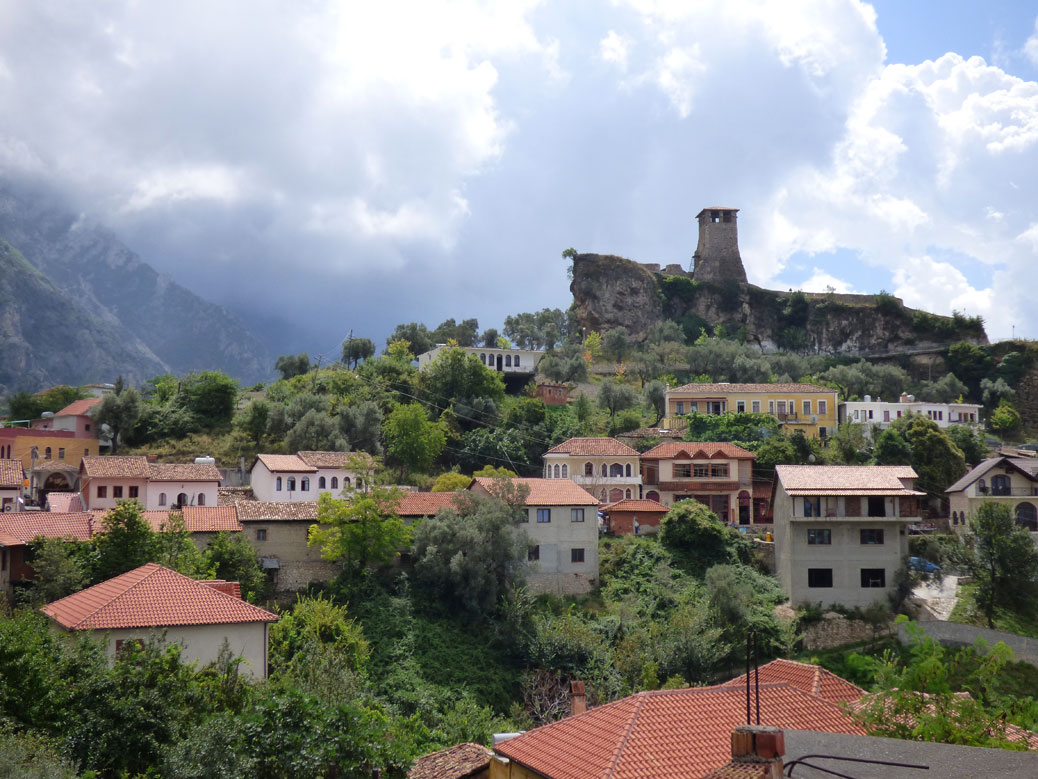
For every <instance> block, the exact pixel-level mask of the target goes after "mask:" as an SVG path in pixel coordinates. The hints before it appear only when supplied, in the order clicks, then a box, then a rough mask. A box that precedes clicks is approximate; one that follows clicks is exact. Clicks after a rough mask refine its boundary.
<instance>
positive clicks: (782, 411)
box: [778, 400, 786, 417]
mask: <svg viewBox="0 0 1038 779" xmlns="http://www.w3.org/2000/svg"><path fill="white" fill-rule="evenodd" d="M778 413H779V416H780V417H784V416H785V415H786V401H784V400H780V401H779V402H778Z"/></svg>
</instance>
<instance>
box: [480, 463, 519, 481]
mask: <svg viewBox="0 0 1038 779" xmlns="http://www.w3.org/2000/svg"><path fill="white" fill-rule="evenodd" d="M472 475H473V476H486V477H488V478H491V479H492V478H494V477H495V476H499V477H508V478H511V479H514V478H515V477H516V476H518V475H519V474H517V473H516V472H515V471H510V470H508V469H507V468H502V467H500V466H496V467H495V466H493V465H484V466H483V467H482V468H480V469H479V470H478V471H473V472H472Z"/></svg>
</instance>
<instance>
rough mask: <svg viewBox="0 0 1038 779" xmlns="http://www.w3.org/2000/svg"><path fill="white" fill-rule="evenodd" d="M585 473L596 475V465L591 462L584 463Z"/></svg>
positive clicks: (586, 474)
mask: <svg viewBox="0 0 1038 779" xmlns="http://www.w3.org/2000/svg"><path fill="white" fill-rule="evenodd" d="M584 475H585V476H594V475H595V466H594V465H592V464H591V463H584Z"/></svg>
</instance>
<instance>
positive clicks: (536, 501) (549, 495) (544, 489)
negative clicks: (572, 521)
mask: <svg viewBox="0 0 1038 779" xmlns="http://www.w3.org/2000/svg"><path fill="white" fill-rule="evenodd" d="M499 480H500V478H499V477H487V476H477V477H476V478H475V479H473V482H472V485H471V486H470V487H469V489H472V488H473V487H475V486H476V485H479V486H480V487H482V488H483V489H484V490H486V491H487V492H489V493H491V494H493V491H494V485H495V484H497V483H498V482H499ZM508 481H510V482H513V483H517V484H525V485H526V486H527V487H529V488H530V494H529V495H527V497H526V504H525V505H527V506H597V505H598V498H596V497H595V496H594V495H592V494H591V493H589V492H588V491H587V490H585V489H584V488H583V487H581V486H579V485H578V484H577V483H576V482H574V481H573V480H571V479H508Z"/></svg>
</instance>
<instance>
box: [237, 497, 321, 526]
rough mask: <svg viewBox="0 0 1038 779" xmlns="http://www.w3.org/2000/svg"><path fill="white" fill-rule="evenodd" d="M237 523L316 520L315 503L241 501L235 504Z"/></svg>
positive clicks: (309, 501) (302, 501) (310, 501)
mask: <svg viewBox="0 0 1038 779" xmlns="http://www.w3.org/2000/svg"><path fill="white" fill-rule="evenodd" d="M235 508H236V509H237V511H238V521H240V522H248V521H252V522H256V521H270V520H306V521H309V522H314V521H315V520H316V519H317V502H316V501H313V500H300V501H293V502H291V503H280V502H275V501H260V500H243V501H240V502H239V503H236V504H235Z"/></svg>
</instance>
